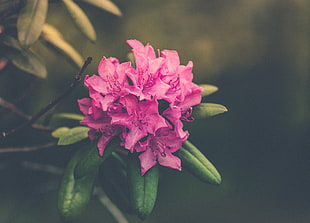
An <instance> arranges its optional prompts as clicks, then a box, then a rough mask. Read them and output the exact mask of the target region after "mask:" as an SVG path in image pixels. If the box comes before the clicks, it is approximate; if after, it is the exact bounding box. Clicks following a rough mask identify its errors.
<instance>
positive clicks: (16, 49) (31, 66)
mask: <svg viewBox="0 0 310 223" xmlns="http://www.w3.org/2000/svg"><path fill="white" fill-rule="evenodd" d="M3 43H4V44H5V45H6V46H9V47H10V48H7V49H4V48H3V50H4V51H5V56H6V57H7V58H8V59H9V60H10V61H11V62H12V64H13V65H14V66H16V67H17V68H19V69H21V70H23V71H25V72H27V73H30V74H33V75H35V76H37V77H40V78H46V76H47V70H46V68H45V65H43V63H42V62H41V60H40V58H39V57H38V56H37V55H36V54H34V53H33V52H32V51H31V50H30V49H23V48H22V46H21V45H20V44H19V42H18V41H17V40H16V39H14V38H13V37H6V38H5V39H4V40H3Z"/></svg>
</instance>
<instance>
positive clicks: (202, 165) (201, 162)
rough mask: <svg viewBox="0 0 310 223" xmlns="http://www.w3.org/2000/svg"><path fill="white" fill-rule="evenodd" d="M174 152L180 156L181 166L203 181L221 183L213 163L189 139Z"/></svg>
mask: <svg viewBox="0 0 310 223" xmlns="http://www.w3.org/2000/svg"><path fill="white" fill-rule="evenodd" d="M175 154H176V155H177V156H178V157H180V159H181V161H182V166H184V168H185V169H187V170H188V171H189V172H191V173H192V174H193V175H195V176H196V177H197V178H199V179H200V180H202V181H203V182H206V183H211V184H220V183H221V181H222V179H221V175H220V174H219V172H218V171H217V170H216V168H215V167H214V165H213V164H212V163H211V162H210V161H209V160H208V159H207V158H206V157H205V156H204V155H203V154H202V153H201V152H200V151H199V149H198V148H196V147H195V146H194V145H193V144H192V143H190V142H189V141H186V142H185V143H184V144H183V147H181V148H180V149H179V150H178V151H177V152H176V153H175Z"/></svg>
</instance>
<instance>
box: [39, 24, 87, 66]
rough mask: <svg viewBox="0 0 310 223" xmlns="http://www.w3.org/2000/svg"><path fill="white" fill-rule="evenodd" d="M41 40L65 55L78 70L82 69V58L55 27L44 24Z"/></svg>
mask: <svg viewBox="0 0 310 223" xmlns="http://www.w3.org/2000/svg"><path fill="white" fill-rule="evenodd" d="M41 39H42V40H43V41H44V42H45V43H47V44H48V46H49V47H51V48H52V49H53V50H56V51H57V52H59V53H61V54H62V55H64V56H65V57H66V58H67V59H69V61H70V62H72V63H73V64H74V65H75V66H76V67H77V68H80V67H81V66H82V65H83V63H84V61H83V58H82V56H81V55H80V54H79V53H78V52H77V51H76V50H75V49H74V48H73V47H72V46H71V45H70V44H69V43H68V42H67V41H65V40H64V38H63V36H62V35H61V33H60V32H59V31H58V30H57V29H56V28H55V27H53V26H51V25H49V24H44V25H43V28H42V34H41Z"/></svg>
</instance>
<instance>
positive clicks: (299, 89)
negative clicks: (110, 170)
mask: <svg viewBox="0 0 310 223" xmlns="http://www.w3.org/2000/svg"><path fill="white" fill-rule="evenodd" d="M115 2H116V3H117V5H118V6H119V7H120V8H121V10H122V12H123V16H122V17H121V18H118V17H116V16H113V15H111V14H108V13H106V12H103V11H100V10H99V9H96V8H93V7H91V6H88V5H85V4H81V6H82V7H83V9H85V11H86V12H87V14H88V16H89V17H90V18H91V21H92V22H93V24H94V26H95V28H96V31H97V39H98V40H97V42H96V44H92V43H90V42H89V41H88V40H86V39H85V38H84V37H83V36H82V35H81V34H80V33H79V32H78V30H77V29H76V28H75V27H74V24H73V23H72V22H71V21H70V18H69V17H68V16H67V15H66V12H65V11H64V9H63V8H61V7H60V5H59V4H56V3H53V4H52V5H50V8H49V14H48V22H49V23H51V24H53V25H55V26H56V27H58V28H59V29H60V31H62V32H63V34H64V37H65V38H66V39H67V40H68V41H71V42H72V44H73V45H74V46H75V47H76V48H77V49H78V51H79V52H81V54H82V55H83V56H84V57H87V56H93V63H92V64H91V65H90V66H89V67H88V68H87V73H89V74H92V73H96V67H97V64H98V62H99V61H100V59H101V58H102V57H103V56H106V57H109V56H114V57H117V58H119V59H120V60H121V61H125V60H126V54H127V53H128V52H129V50H130V48H129V47H128V46H126V44H125V40H127V39H130V38H136V39H138V40H140V41H142V42H143V43H147V42H149V43H151V44H152V45H153V46H154V48H159V49H176V50H178V52H179V55H180V58H181V61H182V64H186V63H187V61H188V60H192V61H193V62H194V73H195V82H196V83H209V84H214V85H217V86H218V87H219V88H220V90H219V91H218V92H217V93H216V94H214V95H211V96H209V97H208V98H206V101H208V102H215V103H220V104H223V105H225V106H227V108H228V109H229V112H228V113H226V114H223V115H219V116H216V117H214V118H210V119H207V120H197V121H196V122H194V123H190V124H189V125H187V128H188V129H190V131H191V138H190V139H191V141H192V142H193V143H195V144H196V145H197V146H198V147H199V148H200V149H201V150H202V151H203V153H204V154H206V155H207V157H208V158H209V159H210V160H211V161H212V162H213V163H214V164H215V165H216V167H217V168H218V170H219V171H220V172H221V174H222V178H223V183H222V185H220V186H211V185H206V184H203V183H201V182H200V181H198V180H197V179H195V178H194V177H193V176H191V175H190V174H188V173H186V172H177V171H174V170H167V169H165V171H162V176H161V179H160V185H159V196H158V200H157V203H156V206H155V209H154V211H153V213H152V214H151V216H150V217H149V218H148V219H147V220H145V221H144V222H146V223H153V222H154V223H155V222H161V223H170V222H178V223H188V222H216V223H226V222H230V223H231V222H236V223H241V222H242V223H243V222H244V223H248V222H251V223H261V222H279V223H280V222H281V223H291V222H298V223H307V222H310V193H309V186H310V172H309V171H310V151H309V149H310V140H309V133H310V129H309V126H310V125H309V122H310V91H309V87H310V77H309V70H310V69H309V68H310V65H309V61H310V53H309V52H310V50H309V40H310V38H309V37H310V35H309V27H310V24H309V21H310V19H309V14H310V12H309V8H310V7H309V6H310V5H309V2H308V1H307V0H298V1H293V0H291V1H289V0H273V1H270V0H251V1H247V0H234V1H230V0H221V1H213V0H208V1H202V0H192V1H185V0H179V1H173V0H166V1H158V0H157V1H155V0H148V1H138V0H131V1H120V0H118V1H115ZM35 49H36V50H38V51H39V54H40V56H41V57H42V58H43V59H44V61H45V62H46V64H47V66H48V69H49V76H48V78H47V79H46V80H39V81H34V79H33V78H32V77H31V76H30V75H27V74H24V73H21V72H19V71H18V70H17V69H15V68H14V67H12V66H8V67H7V68H6V69H5V70H3V71H1V72H0V93H1V94H0V96H1V97H2V98H5V99H6V100H8V101H14V100H15V99H16V98H18V95H20V94H21V93H22V92H23V91H24V90H25V89H26V88H27V87H28V86H29V85H30V84H31V83H34V87H33V88H32V89H31V90H30V93H29V94H28V96H27V97H26V98H25V99H24V100H22V101H20V102H18V103H17V105H18V106H19V107H20V108H22V109H23V110H24V111H25V112H26V113H29V114H34V113H35V112H36V111H38V110H39V109H40V108H41V107H42V106H44V105H46V104H47V103H49V102H50V101H51V100H52V99H53V98H55V97H56V96H57V95H59V93H61V92H62V91H63V90H64V89H65V88H66V86H68V84H69V83H70V82H71V81H72V80H73V77H74V75H75V74H76V73H77V70H76V69H74V68H73V67H72V66H71V65H70V64H68V63H67V62H66V61H64V60H63V59H62V57H61V56H59V55H56V54H54V53H50V52H49V51H48V50H47V49H46V48H44V46H43V45H42V44H40V43H38V44H36V45H35ZM86 96H87V91H86V89H85V88H83V87H81V86H80V87H79V88H78V89H76V91H75V92H74V93H73V94H72V95H70V97H68V98H67V99H66V100H65V103H62V104H61V105H60V106H59V107H58V109H59V111H65V112H78V108H77V104H76V103H75V102H74V101H75V100H76V99H77V98H83V97H86ZM0 112H1V113H0V115H1V116H0V128H1V130H3V129H5V130H6V129H10V128H12V127H14V126H16V124H18V123H19V122H20V121H21V120H20V119H17V118H15V116H14V115H12V114H9V113H8V112H7V111H4V110H3V109H2V110H1V111H0ZM41 121H42V120H41ZM58 124H61V123H58ZM69 124H70V123H69ZM46 140H50V138H49V137H47V136H45V135H44V134H41V133H39V132H37V131H30V130H29V131H27V130H26V131H23V132H20V133H18V134H17V135H16V136H14V137H12V138H9V139H7V140H6V141H5V142H2V143H1V145H0V146H1V147H9V146H25V145H26V146H28V145H34V144H39V143H43V142H45V141H46ZM73 150H74V148H52V149H47V150H42V151H37V152H29V153H18V154H17V153H15V154H12V153H11V154H0V177H1V183H0V222H1V223H2V222H3V223H28V222H30V223H32V222H46V223H48V222H53V223H56V222H60V220H59V217H58V215H57V209H56V206H57V203H56V195H57V186H58V184H59V180H60V177H59V176H57V175H53V174H49V173H46V172H43V171H33V170H30V169H28V168H25V167H24V166H23V165H22V163H23V162H24V161H31V162H36V163H42V164H51V165H54V166H59V167H64V165H65V163H66V162H67V160H68V159H69V157H70V154H71V152H72V151H73ZM163 170H164V169H163ZM128 219H129V220H130V222H141V221H140V220H139V219H138V218H137V217H135V216H130V215H128ZM76 222H89V223H91V222H115V221H114V219H113V218H112V217H111V215H110V214H109V213H108V212H107V211H106V210H105V208H104V207H103V206H102V205H101V204H99V202H98V201H97V200H96V199H93V200H92V202H91V204H90V206H89V208H88V209H87V211H86V212H85V213H84V214H83V216H82V217H81V218H80V220H79V221H76Z"/></svg>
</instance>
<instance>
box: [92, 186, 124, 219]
mask: <svg viewBox="0 0 310 223" xmlns="http://www.w3.org/2000/svg"><path fill="white" fill-rule="evenodd" d="M94 194H95V195H97V196H98V199H99V201H100V203H101V204H103V205H104V206H105V207H106V208H107V209H108V211H109V212H110V213H111V214H112V215H113V217H114V218H115V220H116V221H117V222H118V223H128V221H127V219H126V218H125V216H124V215H123V213H122V212H121V211H120V210H119V209H118V208H117V207H116V205H115V204H114V203H113V202H112V201H111V200H110V199H109V197H108V196H107V195H106V194H105V192H104V191H103V190H102V188H101V187H95V188H94Z"/></svg>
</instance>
